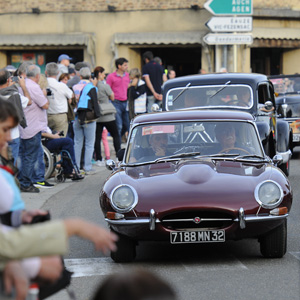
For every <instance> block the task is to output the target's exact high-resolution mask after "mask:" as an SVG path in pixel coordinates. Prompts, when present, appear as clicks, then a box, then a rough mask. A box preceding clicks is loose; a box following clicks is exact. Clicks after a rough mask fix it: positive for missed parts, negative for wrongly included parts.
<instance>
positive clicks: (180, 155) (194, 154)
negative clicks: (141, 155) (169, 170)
mask: <svg viewBox="0 0 300 300" xmlns="http://www.w3.org/2000/svg"><path fill="white" fill-rule="evenodd" d="M200 154H201V153H200V152H190V153H180V154H174V155H170V156H164V157H160V158H157V159H156V160H155V162H160V161H166V160H169V159H171V160H172V159H180V158H184V157H191V156H197V155H200Z"/></svg>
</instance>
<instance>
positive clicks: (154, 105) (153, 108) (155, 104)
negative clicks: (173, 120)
mask: <svg viewBox="0 0 300 300" xmlns="http://www.w3.org/2000/svg"><path fill="white" fill-rule="evenodd" d="M158 111H160V108H159V105H158V104H157V103H154V104H152V106H151V112H158Z"/></svg>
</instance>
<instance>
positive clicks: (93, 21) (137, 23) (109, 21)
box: [0, 10, 210, 71]
mask: <svg viewBox="0 0 300 300" xmlns="http://www.w3.org/2000/svg"><path fill="white" fill-rule="evenodd" d="M209 17H210V15H209V13H208V12H206V11H204V10H201V11H193V10H174V11H136V12H126V11H124V12H118V13H102V12H99V13H88V12H84V13H80V14H79V13H78V14H77V13H42V14H40V15H34V14H21V15H14V14H13V15H3V16H1V18H0V28H1V34H8V35H14V34H20V33H22V34H53V33H55V34H63V33H76V32H82V33H94V34H95V38H96V64H97V65H102V66H103V67H104V68H105V69H106V70H107V71H111V65H112V60H113V59H114V56H113V53H112V49H111V43H112V39H113V35H114V33H116V32H119V33H126V32H163V31H172V32H182V31H183V32H184V31H203V30H207V29H206V27H205V22H206V21H207V20H208V19H209ZM7 24H10V25H9V26H7ZM127 48H128V47H127ZM118 56H125V57H129V56H130V58H131V59H132V60H133V61H132V62H133V64H134V66H132V67H136V64H137V63H138V64H139V65H140V58H138V57H137V55H136V52H135V51H134V50H130V49H125V48H124V46H119V47H118ZM0 59H1V57H0ZM0 63H1V66H3V63H4V65H5V64H6V62H3V61H2V62H0Z"/></svg>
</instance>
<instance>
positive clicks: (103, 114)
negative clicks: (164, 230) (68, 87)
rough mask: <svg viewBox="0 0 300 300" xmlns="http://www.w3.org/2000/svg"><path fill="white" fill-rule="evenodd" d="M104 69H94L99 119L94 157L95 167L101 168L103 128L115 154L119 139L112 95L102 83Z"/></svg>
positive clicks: (118, 146) (118, 148) (107, 86)
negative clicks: (110, 137) (111, 141)
mask: <svg viewBox="0 0 300 300" xmlns="http://www.w3.org/2000/svg"><path fill="white" fill-rule="evenodd" d="M104 71H105V70H104V68H102V67H96V68H95V70H94V76H95V78H97V79H98V84H97V88H98V94H97V97H98V104H99V109H100V117H99V118H98V119H97V127H96V140H95V156H96V165H97V166H103V165H104V162H103V161H102V155H101V137H102V132H103V127H105V128H106V129H107V130H108V132H109V133H110V135H111V136H112V138H113V145H114V149H115V151H116V154H117V152H118V151H119V150H120V147H121V145H120V137H119V133H118V128H117V123H116V116H115V115H116V109H115V107H114V105H113V104H112V103H111V101H114V99H115V98H114V93H113V91H112V90H111V88H110V86H109V85H108V84H105V83H104V79H105V73H104ZM110 100H111V101H110Z"/></svg>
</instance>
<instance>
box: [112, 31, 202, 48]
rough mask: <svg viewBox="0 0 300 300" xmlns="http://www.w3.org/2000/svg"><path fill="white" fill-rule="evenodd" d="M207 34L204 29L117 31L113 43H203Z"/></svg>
mask: <svg viewBox="0 0 300 300" xmlns="http://www.w3.org/2000/svg"><path fill="white" fill-rule="evenodd" d="M205 34H206V32H204V31H203V32H202V31H184V32H128V33H115V34H114V37H113V43H114V44H125V45H152V44H154V45H170V44H171V45H172V44H174V45H178V44H182V45H187V44H202V37H203V36H204V35H205Z"/></svg>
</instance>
